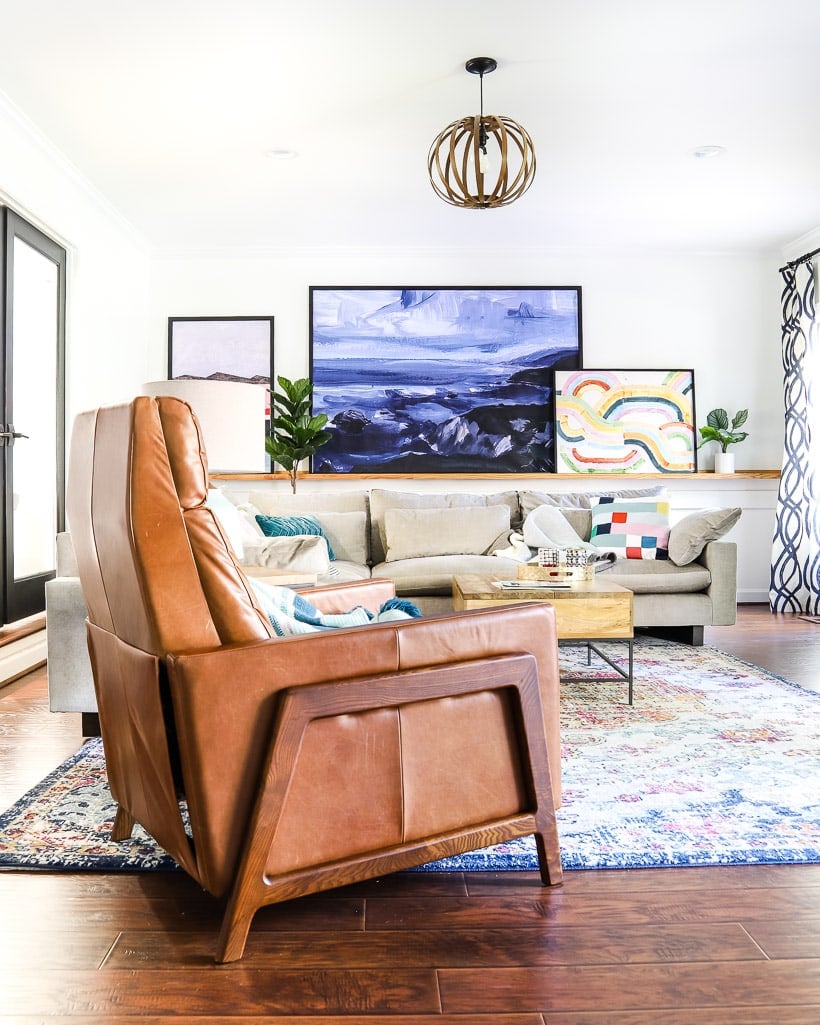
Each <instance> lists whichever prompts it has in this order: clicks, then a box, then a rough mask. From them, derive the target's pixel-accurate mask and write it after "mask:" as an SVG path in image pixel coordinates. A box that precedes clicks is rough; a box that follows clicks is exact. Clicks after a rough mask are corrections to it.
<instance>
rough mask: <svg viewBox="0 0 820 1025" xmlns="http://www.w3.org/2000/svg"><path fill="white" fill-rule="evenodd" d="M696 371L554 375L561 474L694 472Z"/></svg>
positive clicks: (586, 371)
mask: <svg viewBox="0 0 820 1025" xmlns="http://www.w3.org/2000/svg"><path fill="white" fill-rule="evenodd" d="M695 422H696V420H695V372H694V370H692V369H687V370H679V369H678V370H675V369H669V370H667V369H651V370H646V369H620V370H611V369H604V370H599V369H587V368H584V369H580V368H579V369H578V370H574V371H572V370H558V371H556V374H555V450H556V460H557V469H558V471H559V472H561V473H611V474H622V475H625V474H635V473H667V474H686V473H696V472H697V468H698V457H697V453H698V449H697V435H696V431H695Z"/></svg>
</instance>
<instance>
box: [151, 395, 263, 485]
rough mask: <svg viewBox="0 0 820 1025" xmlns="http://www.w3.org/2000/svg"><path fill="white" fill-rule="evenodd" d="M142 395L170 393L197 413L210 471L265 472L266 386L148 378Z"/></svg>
mask: <svg viewBox="0 0 820 1025" xmlns="http://www.w3.org/2000/svg"><path fill="white" fill-rule="evenodd" d="M142 394H143V395H152V396H157V395H173V396H175V397H176V398H178V399H184V400H185V401H186V402H187V403H188V404H189V405H190V407H191V409H193V411H194V413H196V416H197V419H198V420H199V426H200V427H201V428H202V438H203V441H204V442H205V451H206V453H207V455H208V470H209V471H210V472H212V473H264V472H265V470H266V453H265V408H266V404H265V388H264V385H261V384H245V383H243V382H241V381H204V380H194V379H188V378H180V379H179V380H175V381H149V382H148V383H147V384H144V385H143V386H142Z"/></svg>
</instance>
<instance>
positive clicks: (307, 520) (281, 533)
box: [256, 513, 336, 559]
mask: <svg viewBox="0 0 820 1025" xmlns="http://www.w3.org/2000/svg"><path fill="white" fill-rule="evenodd" d="M256 522H257V523H258V524H259V526H260V527H261V528H262V530H263V531H264V533H265V535H266V536H267V537H299V536H311V535H312V536H314V537H322V538H325V532H324V531H323V530H322V525H321V523H319V521H318V520H317V519H316V517H315V516H264V515H263V514H262V513H260V514H259V515H258V516H257V517H256ZM325 541H327V538H325ZM327 551H328V555H329V556H330V558H331V559H335V558H336V556H335V554H334V552H333V549H332V548H331V547H330V544H328V546H327Z"/></svg>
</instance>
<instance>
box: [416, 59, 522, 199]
mask: <svg viewBox="0 0 820 1025" xmlns="http://www.w3.org/2000/svg"><path fill="white" fill-rule="evenodd" d="M464 67H465V68H466V70H467V71H469V72H470V74H471V75H479V76H480V80H481V86H480V90H481V105H480V113H479V114H478V116H477V117H475V116H470V117H463V118H460V119H459V120H458V121H453V123H452V124H450V125H448V126H447V127H446V128H445V129H444V131H443V132H441V134H440V135H438V136H436V138H435V139H434V140H433V144H432V146H431V147H430V152H429V154H428V156H427V172H428V174H429V175H430V184H431V185H432V186H433V188H434V189H435V192H436V195H438V196H440V197H441V199H443V200H444V201H445V202H446V203H452V204H453V206H459V207H463V208H464V209H470V210H485V209H487V208H488V207H497V206H507V205H508V204H509V203H512V202H514V201H515V200H516V199H518V198H519V197H520V196H523V195H524V193H525V192H526V191H527V189H528V188H529V187H530V185H532V180H533V178H534V177H535V148H534V147H533V144H532V139H531V138H530V136H529V133H528V132H527V130H526V129H525V128H522V127H521V125H520V124H518V122H517V121H513V120H512V118H509V117H504V116H497V115H495V114H485V113H484V76H485V75H488V74H490V72H492V71H495V69H496V68H497V67H498V62H497V61H495V60H493V58H492V57H472V58H471V59H470V60H468V61H467V63H466V64H465V65H464ZM488 147H489V152H488Z"/></svg>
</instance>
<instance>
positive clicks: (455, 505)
mask: <svg viewBox="0 0 820 1025" xmlns="http://www.w3.org/2000/svg"><path fill="white" fill-rule="evenodd" d="M489 505H503V506H506V507H507V508H508V509H509V510H510V525H511V526H512V528H513V529H517V528H518V526H519V525H520V523H521V516H520V512H519V508H518V492H517V491H499V492H496V493H494V494H487V495H478V494H470V493H462V492H451V493H450V494H420V493H417V492H411V491H388V490H386V489H382V488H373V490H372V491H371V492H370V558H371V560H372V562H373V563H380V562H384V556H385V537H384V514H385V511H386V510H387V509H464V508H470V507H472V506H478V507H483V506H489Z"/></svg>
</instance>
